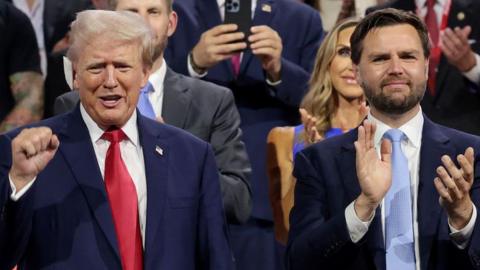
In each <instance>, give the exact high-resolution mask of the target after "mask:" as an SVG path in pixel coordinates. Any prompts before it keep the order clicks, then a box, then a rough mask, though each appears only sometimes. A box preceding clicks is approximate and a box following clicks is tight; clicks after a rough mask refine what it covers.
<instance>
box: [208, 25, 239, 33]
mask: <svg viewBox="0 0 480 270" xmlns="http://www.w3.org/2000/svg"><path fill="white" fill-rule="evenodd" d="M237 29H238V25H236V24H233V23H230V24H220V25H217V26H215V27H213V28H212V29H210V30H208V31H207V33H208V34H209V35H212V36H218V35H222V34H224V33H228V32H233V31H237Z"/></svg>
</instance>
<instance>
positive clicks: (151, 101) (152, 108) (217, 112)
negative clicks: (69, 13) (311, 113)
mask: <svg viewBox="0 0 480 270" xmlns="http://www.w3.org/2000/svg"><path fill="white" fill-rule="evenodd" d="M109 4H110V5H111V6H110V8H111V9H116V10H128V11H132V12H135V13H138V14H139V15H141V16H142V17H143V18H144V20H145V21H146V22H147V23H148V25H149V26H150V27H151V28H152V30H153V31H154V33H155V37H156V41H155V51H156V55H155V57H154V59H153V60H154V63H153V68H152V72H151V74H150V76H149V79H148V81H149V83H148V85H147V86H146V87H145V88H144V91H142V96H143V97H145V98H144V99H142V98H140V100H139V104H138V106H139V109H140V113H144V115H147V116H149V117H151V118H152V119H159V120H160V121H163V122H165V123H167V124H169V125H172V126H175V127H178V128H181V129H183V130H186V131H188V132H190V133H191V134H193V135H195V136H196V137H197V138H200V139H202V140H204V141H206V142H208V143H210V144H211V145H212V148H213V151H214V153H215V161H216V162H217V166H218V172H219V176H220V187H221V190H222V198H223V205H224V208H225V215H226V217H227V222H228V223H230V224H238V223H243V222H245V221H246V220H247V219H248V217H249V216H250V212H251V208H252V202H251V201H252V199H251V194H250V186H249V183H248V179H249V177H250V174H251V168H250V162H249V161H248V157H247V152H246V149H245V145H244V143H243V142H242V141H241V137H242V131H241V129H240V115H239V113H238V111H237V108H236V106H235V101H234V98H233V94H232V92H231V91H230V90H228V89H226V88H224V87H221V86H218V85H215V84H213V83H210V82H205V81H202V80H198V79H194V78H190V77H187V76H184V75H181V74H178V73H176V72H174V71H173V70H171V69H170V68H169V67H168V65H167V63H166V62H165V60H164V59H163V51H164V49H165V46H166V44H167V39H168V37H169V36H171V35H172V34H173V33H174V32H175V28H176V25H177V14H176V13H175V11H173V10H172V1H171V0H144V1H136V0H118V1H117V0H109ZM78 100H79V96H78V93H77V91H71V92H69V93H66V94H64V95H62V96H60V97H59V98H57V101H56V103H55V112H56V113H62V112H66V111H69V110H71V109H72V108H74V107H75V105H76V103H77V102H78Z"/></svg>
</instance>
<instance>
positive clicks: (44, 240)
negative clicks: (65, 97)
mask: <svg viewBox="0 0 480 270" xmlns="http://www.w3.org/2000/svg"><path fill="white" fill-rule="evenodd" d="M71 36H72V45H71V48H70V50H69V53H68V57H69V58H70V60H71V61H72V63H73V69H74V81H73V83H74V86H75V88H77V89H78V91H79V94H80V104H79V105H77V107H76V108H75V110H73V111H71V112H69V113H67V114H63V115H61V116H58V117H55V118H51V119H47V120H45V121H42V122H39V123H38V124H35V125H34V126H30V127H28V128H21V129H18V130H15V131H12V132H10V133H6V134H4V135H2V136H1V137H0V153H11V154H8V155H2V156H1V157H0V209H2V210H1V215H0V216H1V219H0V254H2V256H1V257H0V269H11V267H12V266H13V265H15V264H18V265H20V266H22V267H24V268H25V269H52V268H58V269H124V270H140V269H152V270H153V269H182V270H183V269H231V268H232V265H233V262H232V259H231V258H232V257H231V254H230V248H229V246H228V240H227V235H226V224H225V221H224V213H223V208H222V199H221V193H220V185H219V181H218V174H217V170H216V166H215V161H214V157H213V153H212V151H211V149H210V147H209V145H208V144H207V143H205V142H203V141H201V140H198V139H196V138H194V137H193V136H191V135H189V134H187V133H186V132H184V131H181V130H179V129H176V128H173V127H169V126H167V125H161V124H159V123H158V122H156V121H153V120H151V119H148V118H146V117H144V116H142V115H141V114H140V113H138V111H137V109H136V105H137V101H138V98H139V94H140V89H141V88H142V87H143V86H144V85H145V84H146V83H147V79H148V75H149V72H150V69H151V66H152V59H153V58H152V56H153V54H154V50H153V44H152V43H153V35H152V32H151V30H150V28H149V27H148V26H147V25H145V23H144V22H143V20H142V19H141V18H140V17H139V16H137V15H135V14H132V13H126V12H113V11H98V10H97V11H84V12H81V13H79V14H78V16H77V19H76V21H75V22H74V23H73V24H72V32H71Z"/></svg>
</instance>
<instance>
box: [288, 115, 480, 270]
mask: <svg viewBox="0 0 480 270" xmlns="http://www.w3.org/2000/svg"><path fill="white" fill-rule="evenodd" d="M356 139H357V130H353V131H351V132H349V133H347V134H345V135H342V136H339V137H334V138H331V139H327V140H325V141H323V142H321V143H318V144H316V145H314V146H312V147H309V148H307V149H306V150H304V151H302V152H301V153H299V154H298V155H297V158H296V160H295V169H294V175H295V176H296V178H297V184H296V189H295V206H294V208H293V210H292V213H291V215H290V225H291V228H290V234H289V243H288V251H287V252H288V265H289V268H288V269H302V270H305V269H342V270H348V269H352V270H353V269H355V270H363V269H372V270H373V269H385V268H386V266H385V248H384V240H383V234H382V225H381V210H380V209H377V211H376V213H375V217H374V219H373V221H372V223H371V225H370V228H369V230H368V232H367V234H366V235H365V236H364V237H363V238H362V239H361V240H360V242H358V243H356V244H354V243H353V242H352V241H351V240H350V236H349V233H348V229H347V224H346V220H345V208H346V207H347V206H348V205H349V204H350V203H351V202H352V201H354V200H355V199H356V198H357V197H358V195H359V194H360V186H359V184H358V180H357V176H356V175H357V174H356V170H355V148H354V145H353V142H354V141H355V140H356ZM468 146H472V147H474V151H475V181H474V184H473V186H472V189H471V196H472V200H473V202H474V203H475V205H476V207H477V209H480V138H478V137H476V136H473V135H469V134H465V133H461V132H459V131H456V130H453V129H449V128H446V127H443V126H440V125H437V124H434V123H433V122H431V121H430V120H429V119H427V118H425V122H424V127H423V134H422V146H421V147H422V148H421V151H420V172H419V183H418V206H417V207H418V209H417V210H418V212H417V220H418V230H419V245H420V246H419V247H420V262H421V269H438V270H440V269H445V270H447V269H472V268H476V269H480V257H479V256H480V231H479V229H480V228H479V226H480V218H478V217H477V220H476V223H475V227H474V231H473V234H472V236H471V239H470V243H469V246H468V247H467V248H466V249H465V250H459V249H458V248H456V247H455V246H454V245H453V244H452V242H451V240H450V237H449V228H448V223H447V215H446V212H445V211H444V210H443V208H441V206H440V205H439V203H438V198H439V195H438V192H437V191H436V189H435V186H434V183H433V179H434V178H435V176H436V173H435V169H436V168H437V166H439V165H441V160H440V158H441V156H442V155H444V154H446V155H449V156H450V157H451V158H452V159H454V158H455V157H456V155H458V154H460V153H463V152H464V151H465V149H466V148H467V147H468ZM379 208H380V207H379Z"/></svg>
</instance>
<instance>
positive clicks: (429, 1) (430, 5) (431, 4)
mask: <svg viewBox="0 0 480 270" xmlns="http://www.w3.org/2000/svg"><path fill="white" fill-rule="evenodd" d="M435 2H437V0H427V7H428V8H433V7H434V6H435Z"/></svg>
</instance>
